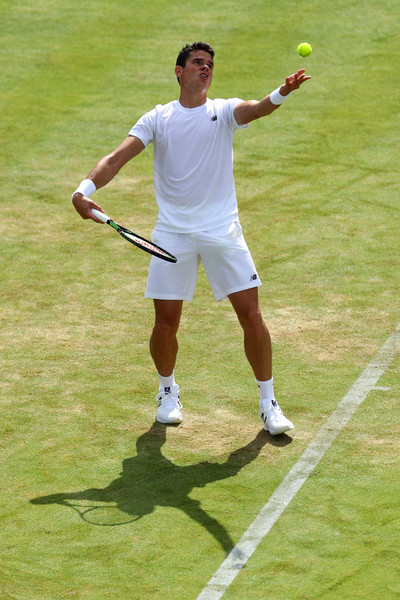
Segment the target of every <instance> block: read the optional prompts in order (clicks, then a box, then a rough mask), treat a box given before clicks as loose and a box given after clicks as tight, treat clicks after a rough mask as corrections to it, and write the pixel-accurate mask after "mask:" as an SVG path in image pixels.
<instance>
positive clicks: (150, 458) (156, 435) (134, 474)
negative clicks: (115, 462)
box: [31, 421, 292, 553]
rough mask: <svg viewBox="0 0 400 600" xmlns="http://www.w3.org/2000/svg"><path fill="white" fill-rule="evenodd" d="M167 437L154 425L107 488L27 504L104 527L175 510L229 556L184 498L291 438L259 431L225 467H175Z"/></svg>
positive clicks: (196, 506) (225, 543)
mask: <svg viewBox="0 0 400 600" xmlns="http://www.w3.org/2000/svg"><path fill="white" fill-rule="evenodd" d="M166 432H167V427H166V426H165V425H161V424H160V423H158V422H157V421H156V422H155V423H154V424H153V425H152V426H151V427H150V429H149V430H148V431H147V432H146V433H144V434H143V435H141V436H140V437H139V438H138V440H137V442H136V449H137V454H136V456H133V457H132V458H127V459H125V460H124V461H123V462H122V473H121V474H120V476H119V477H118V479H114V481H112V482H111V483H110V484H109V485H108V486H107V487H105V488H102V489H101V488H89V489H87V490H83V491H80V492H79V491H78V492H72V493H61V494H53V495H51V496H42V497H39V498H34V499H32V500H31V503H32V504H53V503H54V504H61V505H64V506H69V507H71V508H73V509H75V510H76V511H77V512H78V513H79V515H80V517H81V518H82V519H83V520H85V521H87V522H89V523H92V524H95V525H103V526H115V525H123V524H126V523H129V522H132V521H135V520H137V519H140V518H141V517H143V516H144V515H148V514H150V513H152V512H153V511H154V509H155V508H156V506H168V507H174V508H178V509H179V510H182V511H183V512H184V513H186V514H187V515H188V516H189V517H190V518H191V519H193V520H194V521H196V522H197V523H199V524H200V525H201V526H202V527H204V528H205V529H206V530H207V531H208V532H209V533H210V534H211V535H213V536H214V537H215V538H216V539H217V540H218V542H219V543H220V544H221V546H222V548H223V549H224V550H225V551H226V552H227V553H228V552H230V551H231V550H232V548H233V546H234V544H233V541H232V539H231V537H230V535H229V533H228V532H227V530H226V529H225V527H224V526H223V525H222V524H221V523H220V522H219V521H217V520H216V519H215V518H214V517H212V516H211V515H209V514H208V513H207V512H206V511H205V510H204V509H203V508H202V507H201V504H200V502H199V501H198V500H194V499H192V498H190V497H189V494H190V492H191V491H192V489H193V488H196V487H204V486H205V485H206V484H207V483H211V482H214V481H219V480H222V479H227V478H229V477H234V476H235V475H237V474H238V473H239V471H240V470H241V469H242V468H243V467H244V466H246V465H248V464H249V463H251V462H252V461H253V460H254V459H255V458H257V456H258V455H259V453H260V451H261V449H262V448H263V446H264V445H265V444H267V443H270V444H273V445H276V446H285V445H287V444H289V443H290V442H291V441H292V440H291V438H290V437H288V436H287V435H285V434H282V435H279V436H277V437H272V436H271V435H270V434H269V433H267V432H265V431H263V430H262V431H260V433H258V435H257V436H256V437H255V438H254V440H253V441H251V442H250V443H249V444H247V445H246V446H243V447H242V448H239V449H238V450H235V451H234V452H232V453H231V454H230V456H229V457H228V459H227V460H226V462H224V463H213V462H208V461H205V462H200V463H198V464H194V465H189V466H178V465H175V464H174V463H173V462H172V461H171V460H169V459H168V458H166V457H165V456H164V455H163V454H162V452H161V448H162V446H163V445H164V443H165V441H166ZM99 503H100V504H99ZM121 513H124V515H123V518H120V516H121ZM126 515H129V517H128V518H127V517H126ZM132 517H133V518H132Z"/></svg>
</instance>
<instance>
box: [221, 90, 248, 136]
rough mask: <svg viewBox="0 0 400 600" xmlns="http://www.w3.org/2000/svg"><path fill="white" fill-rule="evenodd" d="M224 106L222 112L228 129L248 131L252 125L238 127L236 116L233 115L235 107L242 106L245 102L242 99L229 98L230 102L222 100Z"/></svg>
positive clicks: (246, 124)
mask: <svg viewBox="0 0 400 600" xmlns="http://www.w3.org/2000/svg"><path fill="white" fill-rule="evenodd" d="M221 102H222V106H221V110H222V113H223V118H224V120H225V122H226V123H227V125H228V127H229V128H230V129H231V130H232V131H233V132H235V131H237V130H238V129H247V128H248V126H249V125H250V123H245V124H244V125H238V123H237V121H236V119H235V117H234V115H233V111H234V110H235V107H236V106H237V105H238V104H240V103H241V102H244V100H242V99H241V98H229V99H228V100H222V101H221Z"/></svg>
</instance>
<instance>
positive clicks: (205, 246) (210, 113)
mask: <svg viewBox="0 0 400 600" xmlns="http://www.w3.org/2000/svg"><path fill="white" fill-rule="evenodd" d="M213 70H214V51H213V49H212V48H211V46H209V45H208V44H206V43H204V42H195V43H194V44H192V45H186V46H185V47H184V48H182V50H181V51H180V53H179V55H178V58H177V61H176V66H175V74H176V76H177V79H178V82H179V86H180V95H179V99H178V100H174V101H172V102H169V103H168V104H165V105H157V106H156V107H155V108H153V110H150V112H148V113H146V114H145V115H143V116H142V117H141V118H140V119H139V120H138V121H137V123H136V124H135V125H134V126H133V127H132V129H131V130H130V132H129V135H128V137H127V138H126V139H125V140H124V141H123V142H122V144H121V145H120V146H118V148H116V149H115V150H114V151H113V152H112V153H111V154H109V155H107V156H105V157H104V158H102V159H101V160H100V161H99V162H98V163H97V165H96V166H95V167H94V169H93V170H92V171H91V172H90V173H89V175H88V176H87V178H86V179H84V180H83V181H82V182H81V184H80V185H79V187H78V188H77V189H76V190H75V192H74V193H73V195H72V201H73V204H74V206H75V208H76V210H77V211H78V213H79V214H80V215H81V217H82V218H83V219H89V218H91V219H93V220H94V221H98V219H96V218H95V217H94V215H93V214H92V213H91V209H92V208H97V209H98V210H101V211H102V208H101V207H100V206H99V205H98V204H96V203H95V202H94V201H93V200H92V199H91V198H90V196H91V194H93V192H95V191H96V190H97V189H99V188H102V187H103V186H105V185H106V184H107V183H109V181H111V179H113V177H115V175H116V174H117V173H118V172H119V170H120V169H121V168H122V167H123V166H124V165H125V164H126V163H127V162H128V161H130V160H131V159H132V158H134V157H135V156H137V155H138V154H139V153H140V152H142V151H143V150H144V149H145V148H146V147H147V146H148V145H149V144H153V147H154V160H153V171H154V189H155V196H156V200H157V204H158V208H159V212H158V218H157V222H156V226H155V229H154V231H153V238H152V239H153V241H154V242H155V243H156V244H158V245H160V246H162V247H164V248H168V250H169V251H170V252H172V253H173V254H174V255H175V256H176V257H177V259H178V262H177V263H176V264H171V263H168V264H167V263H165V262H163V261H160V260H159V259H157V258H152V259H151V262H150V268H149V275H148V281H147V286H146V291H145V296H146V297H147V298H152V299H153V302H154V309H155V324H154V328H153V331H152V334H151V338H150V352H151V356H152V358H153V361H154V364H155V367H156V369H157V372H158V375H159V379H160V387H159V393H158V395H157V401H158V410H157V416H156V419H157V420H158V421H159V422H161V423H167V424H175V423H180V422H181V421H182V413H181V408H182V405H181V402H180V397H179V385H178V384H177V382H176V381H175V362H176V357H177V352H178V340H177V332H178V328H179V323H180V318H181V314H182V306H183V301H184V300H187V301H190V300H192V298H193V294H194V291H195V287H196V280H197V272H198V268H199V265H200V262H201V261H202V262H203V265H204V269H205V272H206V275H207V278H208V281H209V283H210V286H211V289H212V291H213V294H214V297H215V299H216V300H217V301H219V300H222V299H223V298H229V300H230V302H231V304H232V306H233V308H234V310H235V312H236V315H237V317H238V320H239V322H240V324H241V326H242V328H243V332H244V348H245V354H246V357H247V359H248V361H249V363H250V365H251V367H252V369H253V372H254V376H255V380H256V383H257V385H258V388H259V393H260V405H259V406H260V416H261V419H262V422H263V427H264V429H265V430H267V431H269V432H270V434H272V435H277V434H280V433H283V432H285V431H288V430H290V429H293V424H292V423H291V421H289V419H287V418H286V417H285V416H284V415H283V413H282V410H281V409H280V407H279V405H278V403H277V401H276V399H275V396H274V389H273V378H272V349H271V339H270V335H269V332H268V329H267V327H266V325H265V323H264V320H263V318H262V315H261V312H260V307H259V302H258V287H259V286H260V285H261V282H260V278H259V275H258V273H257V270H256V267H255V265H254V262H253V259H252V257H251V254H250V252H249V249H248V247H247V244H246V241H245V239H244V237H243V234H242V228H241V225H240V221H239V215H238V206H237V200H236V193H235V183H234V177H233V149H232V148H233V138H234V135H235V133H236V131H238V130H239V129H247V128H248V126H249V123H250V122H251V121H254V120H255V119H259V118H261V117H265V116H267V115H269V114H271V113H272V112H274V111H275V110H276V109H277V108H278V107H279V106H280V105H281V104H282V103H283V102H284V101H285V100H286V99H287V97H288V96H289V94H291V93H292V92H293V91H294V90H296V89H298V88H299V87H300V85H302V84H303V83H304V81H306V80H308V79H310V77H309V76H306V75H305V72H304V70H303V69H301V70H299V71H297V72H296V73H294V74H293V75H290V76H289V77H287V78H286V80H285V82H284V83H283V84H282V85H281V86H280V87H279V88H277V89H276V90H274V91H273V92H272V93H270V94H269V95H267V96H265V97H264V98H263V99H262V100H260V101H256V100H250V101H243V100H241V99H239V98H230V99H227V100H223V99H215V100H211V99H209V98H208V97H207V94H208V90H209V88H210V85H211V82H212V78H213Z"/></svg>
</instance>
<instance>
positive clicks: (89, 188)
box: [72, 179, 96, 197]
mask: <svg viewBox="0 0 400 600" xmlns="http://www.w3.org/2000/svg"><path fill="white" fill-rule="evenodd" d="M95 191H96V186H95V185H94V183H93V181H92V180H91V179H84V180H83V181H81V183H80V184H79V186H78V187H77V188H76V190H75V191H74V193H73V194H72V197H74V195H75V194H76V193H79V194H82V195H83V196H87V197H89V196H90V194H93V192H95Z"/></svg>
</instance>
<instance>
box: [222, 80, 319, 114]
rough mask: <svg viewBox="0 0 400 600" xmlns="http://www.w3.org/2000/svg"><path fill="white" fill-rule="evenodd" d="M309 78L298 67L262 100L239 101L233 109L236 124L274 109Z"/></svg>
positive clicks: (269, 112)
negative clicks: (297, 69)
mask: <svg viewBox="0 0 400 600" xmlns="http://www.w3.org/2000/svg"><path fill="white" fill-rule="evenodd" d="M308 79H311V76H310V75H305V71H304V69H300V70H299V71H297V72H296V73H293V75H289V77H286V80H285V83H284V84H283V85H281V86H280V87H279V88H277V89H276V90H274V91H273V92H271V94H268V96H265V98H263V99H262V100H259V101H257V100H248V101H246V102H240V103H239V104H238V105H237V106H236V107H235V110H234V113H233V114H234V117H235V119H236V122H237V123H238V125H245V124H246V123H250V122H251V121H254V120H255V119H260V118H261V117H266V116H267V115H270V114H271V113H272V112H274V110H276V109H277V108H278V107H279V106H280V105H281V104H282V103H283V102H284V101H285V99H286V97H287V96H288V95H289V94H290V93H291V92H293V91H294V90H297V89H298V88H299V87H300V86H301V84H302V83H304V82H305V81H307V80H308Z"/></svg>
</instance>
